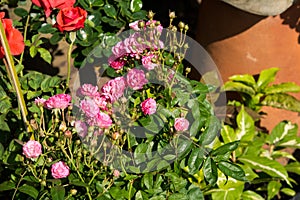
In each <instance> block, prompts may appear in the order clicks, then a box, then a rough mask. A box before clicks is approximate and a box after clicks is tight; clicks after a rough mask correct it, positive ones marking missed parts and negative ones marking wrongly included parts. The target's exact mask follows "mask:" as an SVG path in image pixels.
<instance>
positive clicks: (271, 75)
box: [257, 68, 279, 91]
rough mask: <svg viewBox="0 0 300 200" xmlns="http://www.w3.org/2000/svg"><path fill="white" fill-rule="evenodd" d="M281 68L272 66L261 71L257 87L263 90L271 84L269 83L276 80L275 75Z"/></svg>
mask: <svg viewBox="0 0 300 200" xmlns="http://www.w3.org/2000/svg"><path fill="white" fill-rule="evenodd" d="M278 71H279V68H270V69H265V70H263V71H261V73H260V75H259V77H258V80H257V87H258V88H259V89H260V90H261V91H263V90H264V88H265V87H267V86H268V85H269V83H271V82H273V81H274V80H275V76H276V74H277V72H278Z"/></svg>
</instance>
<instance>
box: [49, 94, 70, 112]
mask: <svg viewBox="0 0 300 200" xmlns="http://www.w3.org/2000/svg"><path fill="white" fill-rule="evenodd" d="M70 101H71V96H70V95H68V94H57V95H54V96H52V97H50V98H49V99H48V100H46V101H45V103H44V106H45V107H46V108H47V109H65V108H67V107H68V106H69V105H70Z"/></svg>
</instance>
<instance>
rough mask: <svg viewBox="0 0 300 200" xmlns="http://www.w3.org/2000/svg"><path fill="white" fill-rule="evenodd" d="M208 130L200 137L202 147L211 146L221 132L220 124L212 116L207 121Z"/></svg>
mask: <svg viewBox="0 0 300 200" xmlns="http://www.w3.org/2000/svg"><path fill="white" fill-rule="evenodd" d="M207 126H208V127H207V128H206V129H205V130H204V132H203V133H202V134H201V135H200V138H199V141H200V144H202V145H208V144H211V143H212V142H213V141H214V139H215V138H216V136H217V133H218V131H219V130H220V128H221V127H220V122H219V120H218V118H217V117H215V116H210V118H209V120H208V121H207Z"/></svg>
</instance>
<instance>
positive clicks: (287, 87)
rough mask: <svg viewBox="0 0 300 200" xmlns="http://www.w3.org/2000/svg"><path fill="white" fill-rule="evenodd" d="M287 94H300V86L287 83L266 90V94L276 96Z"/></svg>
mask: <svg viewBox="0 0 300 200" xmlns="http://www.w3.org/2000/svg"><path fill="white" fill-rule="evenodd" d="M286 92H295V93H297V92H300V86H299V85H297V84H296V83H292V82H287V83H281V84H276V85H271V86H270V87H267V88H266V90H265V93H266V94H275V93H286Z"/></svg>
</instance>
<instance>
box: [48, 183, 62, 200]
mask: <svg viewBox="0 0 300 200" xmlns="http://www.w3.org/2000/svg"><path fill="white" fill-rule="evenodd" d="M50 192H51V197H52V200H64V199H65V188H64V187H63V186H54V187H52V188H51V191H50Z"/></svg>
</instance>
